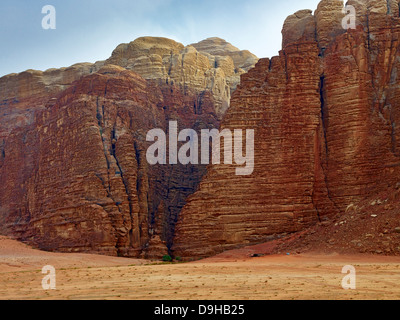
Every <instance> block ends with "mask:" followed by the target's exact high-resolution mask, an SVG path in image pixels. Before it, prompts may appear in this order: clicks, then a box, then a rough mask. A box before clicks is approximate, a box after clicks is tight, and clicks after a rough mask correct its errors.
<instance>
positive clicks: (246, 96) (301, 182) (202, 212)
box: [173, 0, 400, 257]
mask: <svg viewBox="0 0 400 320" xmlns="http://www.w3.org/2000/svg"><path fill="white" fill-rule="evenodd" d="M349 4H351V5H353V6H354V7H355V8H356V13H357V20H356V29H349V30H345V29H343V28H342V19H343V17H344V14H343V13H342V7H343V3H342V1H338V0H337V1H336V0H323V1H321V2H320V4H319V6H318V8H317V10H316V12H315V14H314V15H313V14H312V11H311V10H302V11H299V12H297V13H295V14H294V15H292V16H290V17H288V19H287V20H286V21H285V24H284V27H283V48H282V51H280V53H279V56H277V57H273V58H272V59H262V60H260V61H259V62H258V64H257V65H256V67H255V68H254V69H251V70H250V71H249V73H247V74H245V75H243V76H242V79H241V84H240V86H239V87H238V89H237V90H236V91H235V93H234V95H233V97H232V100H231V107H230V109H229V111H228V113H227V114H226V117H225V118H224V120H223V123H222V127H223V128H230V129H235V128H240V129H246V128H247V129H254V130H255V136H256V144H255V170H254V173H253V174H252V175H251V176H248V177H238V176H235V171H234V169H235V168H234V167H227V166H213V167H211V168H210V169H209V171H208V173H207V176H206V177H205V178H204V179H203V181H202V182H201V184H200V190H199V191H198V192H196V193H195V194H194V195H193V196H191V197H190V198H189V199H188V204H187V205H186V206H185V208H184V209H183V210H182V212H181V215H180V219H179V222H178V225H177V229H176V236H175V239H174V246H173V250H174V253H175V254H176V255H178V256H189V257H190V256H196V257H201V256H207V255H211V254H215V253H217V252H221V251H223V250H225V249H228V248H232V247H235V246H238V245H242V244H247V243H257V242H262V241H266V240H268V239H272V238H274V237H276V236H277V235H281V234H285V233H291V232H294V231H299V230H302V229H304V228H306V227H308V226H311V225H313V224H315V223H316V222H318V221H324V220H327V219H329V218H330V217H333V216H335V215H337V214H339V215H340V214H342V213H343V212H344V211H345V209H346V208H347V207H348V206H349V205H350V204H356V203H359V202H360V201H363V199H365V198H369V197H371V196H373V195H374V194H378V193H379V192H381V191H382V190H385V189H386V188H388V187H393V186H395V185H396V184H397V183H398V182H399V181H400V171H399V170H400V158H399V157H400V153H399V138H400V136H399V130H398V128H397V125H398V123H399V121H400V113H399V110H400V105H399V103H400V96H399V94H400V91H399V90H400V85H399V83H400V81H399V79H398V70H399V69H398V68H399V63H400V52H399V35H400V18H399V5H398V1H383V0H381V1H379V0H370V1H361V0H360V1H349Z"/></svg>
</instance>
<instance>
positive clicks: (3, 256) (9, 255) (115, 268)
mask: <svg viewBox="0 0 400 320" xmlns="http://www.w3.org/2000/svg"><path fill="white" fill-rule="evenodd" d="M260 249H262V248H261V247H251V248H245V249H240V250H233V251H229V252H226V253H224V254H221V255H218V256H216V257H213V258H209V259H205V260H200V261H195V262H187V263H178V264H162V263H159V262H150V261H145V260H135V259H126V258H117V257H106V256H99V255H89V254H64V253H49V252H42V251H39V250H35V249H32V248H30V247H29V246H27V245H25V244H22V243H20V242H17V241H14V240H10V239H8V238H5V237H0V299H2V300H6V299H13V300H15V299H17V300H19V299H29V300H37V299H41V300H42V299H73V300H81V299H83V300H86V299H96V300H97V299H99V300H103V299H112V300H114V299H135V300H149V299H151V300H158V299H162V300H187V299H190V300H203V299H204V300H210V299H217V300H220V299H224V300H225V299H226V300H238V299H240V300H267V299H268V300H269V299H272V300H275V299H285V300H292V299H295V300H299V299H329V300H349V299H357V300H358V299H374V300H375V299H399V298H400V258H399V257H384V256H372V255H349V256H345V255H339V254H330V255H319V254H317V253H313V254H301V255H292V254H290V255H272V256H269V255H267V256H262V257H257V258H252V257H251V254H253V253H254V252H257V250H260ZM45 265H52V266H54V267H55V269H56V290H43V288H42V279H43V277H44V275H43V274H42V273H41V270H42V268H43V266H45ZM345 265H353V266H354V267H355V268H356V271H357V283H356V285H357V288H356V290H344V289H343V288H342V286H341V283H342V279H343V277H344V276H345V275H344V274H342V273H341V272H342V268H343V266H345Z"/></svg>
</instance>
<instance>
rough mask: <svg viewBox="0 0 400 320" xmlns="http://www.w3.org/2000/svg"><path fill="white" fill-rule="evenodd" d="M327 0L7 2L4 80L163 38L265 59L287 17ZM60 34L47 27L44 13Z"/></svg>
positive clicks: (3, 4) (2, 21)
mask: <svg viewBox="0 0 400 320" xmlns="http://www.w3.org/2000/svg"><path fill="white" fill-rule="evenodd" d="M318 2H319V0H285V1H277V0H274V1H272V0H240V1H239V0H113V1H111V0H79V1H78V0H46V1H41V0H1V1H0V43H1V53H0V57H1V59H0V76H3V75H5V74H8V73H13V72H21V71H24V70H26V69H38V70H46V69H48V68H53V67H54V68H59V67H67V66H70V65H72V64H74V63H77V62H95V61H98V60H104V59H107V58H108V57H109V56H110V55H111V53H112V51H113V50H114V49H115V47H116V46H117V45H118V44H120V43H127V42H130V41H133V40H135V39H136V38H138V37H141V36H162V37H168V38H172V39H174V40H176V41H179V42H181V43H183V44H184V45H188V44H191V43H194V42H198V41H200V40H203V39H206V38H209V37H220V38H223V39H225V40H227V41H228V42H230V43H232V44H233V45H234V46H236V47H238V48H240V49H248V50H250V51H251V52H253V53H254V54H256V55H257V56H258V57H260V58H261V57H271V56H274V55H277V54H278V51H279V50H280V48H281V41H282V40H281V39H282V36H281V30H282V25H283V22H284V20H285V18H286V17H287V16H288V15H290V14H292V13H294V12H296V11H297V10H300V9H312V10H315V9H316V8H317V5H318ZM45 5H53V6H54V7H55V9H56V23H57V25H56V30H44V29H43V28H42V19H43V17H44V16H45V15H44V14H42V7H43V6H45Z"/></svg>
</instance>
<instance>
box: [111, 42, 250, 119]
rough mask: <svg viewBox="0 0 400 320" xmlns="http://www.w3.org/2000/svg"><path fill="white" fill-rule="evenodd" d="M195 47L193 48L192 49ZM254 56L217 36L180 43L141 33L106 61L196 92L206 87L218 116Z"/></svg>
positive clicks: (224, 109)
mask: <svg viewBox="0 0 400 320" xmlns="http://www.w3.org/2000/svg"><path fill="white" fill-rule="evenodd" d="M196 49H197V50H196ZM257 61H258V58H257V57H256V56H254V55H253V54H251V53H250V52H249V51H240V50H239V49H237V48H235V47H234V46H232V45H231V44H229V43H227V42H226V41H224V40H222V39H219V38H211V39H207V40H205V41H202V42H200V43H198V44H193V45H190V46H187V47H184V46H183V45H182V44H180V43H178V42H175V41H174V40H170V39H166V38H155V37H143V38H138V39H136V40H135V41H133V42H131V43H129V44H121V45H119V46H118V47H117V48H116V49H115V50H114V52H113V54H112V56H111V58H110V59H108V60H107V61H106V63H110V64H114V65H119V66H123V67H124V68H127V69H129V70H132V71H135V72H136V73H138V74H140V75H141V76H142V77H143V78H145V79H149V80H151V79H152V80H157V82H158V83H162V84H164V83H167V84H168V83H171V84H174V85H176V86H178V87H180V88H181V89H183V90H185V89H186V88H191V89H194V90H195V91H196V92H197V93H199V94H200V93H202V92H204V91H205V90H208V91H210V92H211V93H212V94H213V96H214V100H215V101H216V110H217V114H218V116H219V117H220V118H221V117H222V116H223V114H224V113H225V112H226V110H227V109H228V107H229V103H230V98H231V93H232V92H233V91H234V90H235V89H236V86H237V85H238V83H239V81H240V75H241V74H243V73H244V72H245V70H246V71H247V70H248V69H250V68H252V67H254V65H255V64H256V62H257Z"/></svg>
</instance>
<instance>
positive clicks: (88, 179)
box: [0, 38, 244, 258]
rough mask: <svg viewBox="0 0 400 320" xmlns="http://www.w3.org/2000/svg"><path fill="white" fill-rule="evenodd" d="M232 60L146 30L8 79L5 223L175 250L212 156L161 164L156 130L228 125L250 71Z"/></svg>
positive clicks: (1, 193) (0, 143) (57, 237)
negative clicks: (155, 151)
mask: <svg viewBox="0 0 400 320" xmlns="http://www.w3.org/2000/svg"><path fill="white" fill-rule="evenodd" d="M232 48H234V47H232ZM232 48H230V50H233V49H232ZM219 53H220V54H223V51H221V52H219ZM159 59H161V61H160V60H159ZM168 59H170V60H168ZM211 59H215V60H218V61H228V62H227V64H225V65H224V64H223V63H222V62H221V64H220V66H217V63H215V64H213V66H211V62H210V61H211ZM162 60H164V62H163V61H162ZM231 60H232V59H231V58H229V57H227V58H225V57H224V56H212V55H210V54H208V53H207V54H205V55H203V54H201V53H199V52H197V50H196V49H195V48H194V47H192V46H188V47H186V48H185V47H184V46H183V45H181V44H178V43H176V42H174V41H172V40H168V39H160V38H140V39H138V40H136V41H134V42H133V43H132V44H129V45H121V46H119V47H118V48H117V49H116V50H115V51H114V53H113V56H112V57H111V58H110V59H109V60H107V61H101V62H97V63H95V64H78V65H74V66H72V67H70V68H63V69H51V70H47V71H45V72H41V71H34V70H28V71H26V72H23V73H21V74H11V75H8V76H6V77H3V78H1V79H0V88H1V91H0V101H1V105H0V112H1V118H0V180H1V182H2V183H1V186H0V231H1V232H2V233H3V234H7V235H11V236H14V237H16V238H17V239H19V240H23V241H27V242H29V243H31V244H33V245H36V246H37V247H38V248H41V249H45V250H57V251H65V252H71V251H78V252H99V253H103V254H110V255H120V256H130V257H145V258H161V257H162V256H163V255H166V254H168V253H169V252H168V247H170V246H171V245H172V239H173V234H174V228H175V223H176V221H177V219H178V215H179V212H180V210H181V209H182V207H183V206H184V205H185V203H186V199H187V197H188V196H189V195H190V194H192V193H194V192H195V191H196V189H197V187H198V184H199V182H200V180H201V178H202V177H203V175H204V174H205V172H206V166H204V165H200V166H197V165H196V166H194V165H188V166H184V165H164V166H150V165H149V164H148V163H147V160H146V151H147V148H148V147H149V145H150V143H149V142H146V134H147V132H148V131H149V130H152V129H155V128H160V129H162V130H164V132H168V123H169V121H177V122H178V127H179V130H182V129H187V128H192V129H195V130H197V131H200V130H201V129H213V128H218V127H219V117H220V116H221V115H222V111H221V110H222V109H221V107H222V100H221V97H223V98H224V99H226V100H223V101H225V102H226V105H224V108H225V109H226V107H227V106H228V102H229V97H230V92H231V91H233V90H234V88H235V83H237V82H238V81H236V80H235V81H234V80H231V83H230V85H229V86H228V85H227V83H228V82H227V79H228V78H227V76H226V75H225V72H226V73H227V75H229V77H230V78H229V79H234V78H235V77H237V79H239V76H240V74H241V73H243V72H244V71H240V70H239V71H238V70H236V67H235V66H234V64H233V62H232V61H231ZM111 63H115V64H117V65H113V64H111ZM132 63H133V65H132ZM162 63H163V64H162ZM166 68H167V69H166ZM132 70H135V71H136V72H133V71H132ZM165 70H167V72H166V73H164V72H165ZM139 73H140V74H139ZM220 89H221V91H218V90H220ZM216 99H219V100H218V101H217V100H216Z"/></svg>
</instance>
